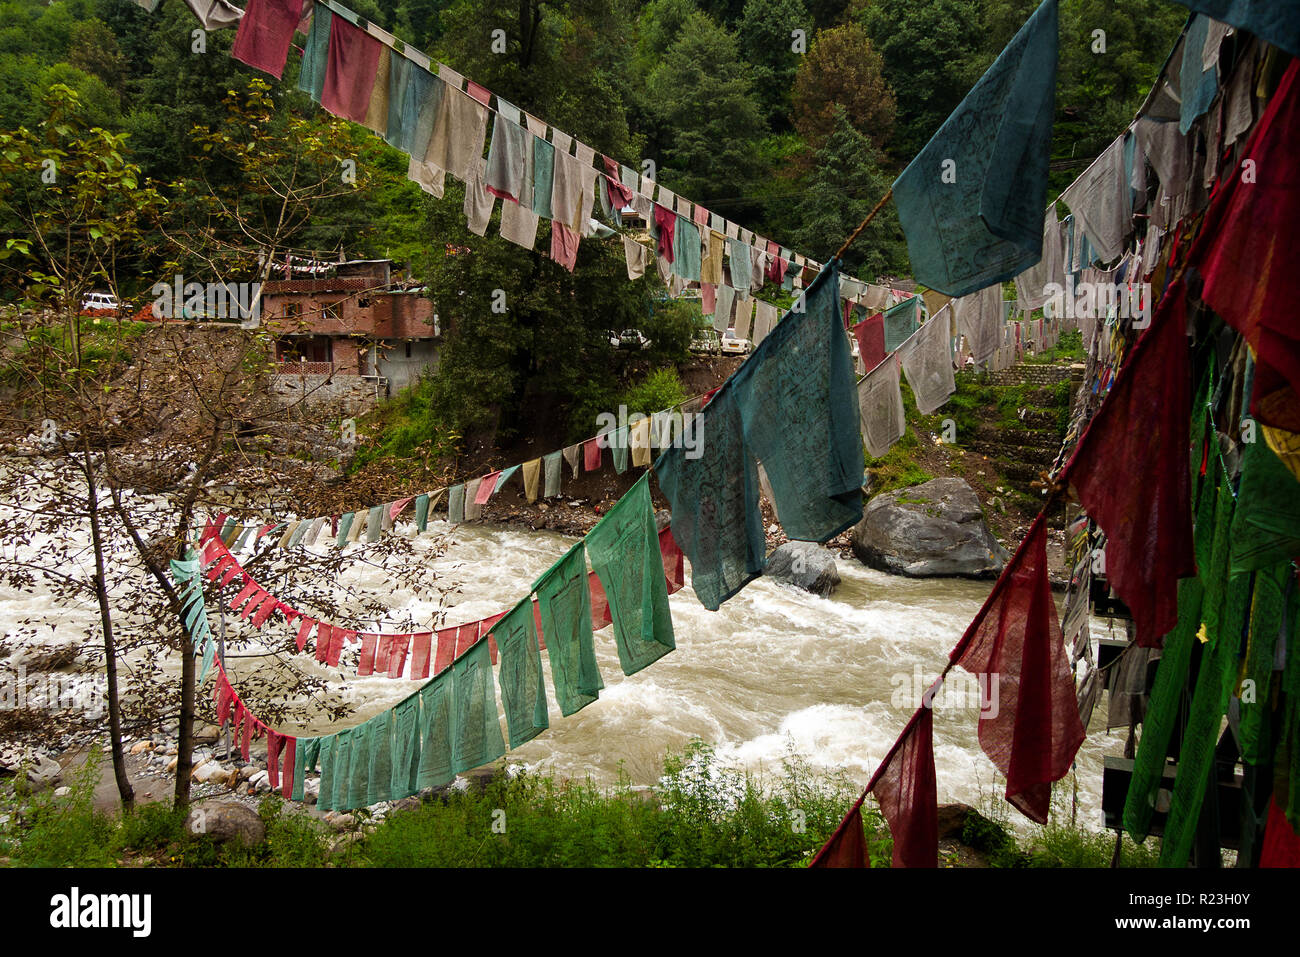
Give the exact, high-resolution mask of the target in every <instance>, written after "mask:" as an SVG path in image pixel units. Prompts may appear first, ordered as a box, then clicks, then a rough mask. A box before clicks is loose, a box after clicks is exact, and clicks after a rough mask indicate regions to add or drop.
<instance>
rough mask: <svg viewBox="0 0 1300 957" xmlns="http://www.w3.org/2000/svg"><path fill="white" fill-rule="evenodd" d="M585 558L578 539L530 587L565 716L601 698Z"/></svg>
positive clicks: (556, 690)
mask: <svg viewBox="0 0 1300 957" xmlns="http://www.w3.org/2000/svg"><path fill="white" fill-rule="evenodd" d="M586 555H587V551H586V546H585V545H584V544H583V543H582V542H581V541H579V542H578V543H577V544H576V545H574V546H573V547H572V548H570V549H569V551H568V553H567V554H565V556H564V557H563V558H561V559H560V560H559V561H558V562H556V563H555V564H554V565H552V566H551V568H550V569H549V570H548V571H547V572H546V574H544V575H543V576H542V577H541V578H539V579H538V580H537V582H536V584H534V585H533V591H535V592H536V593H537V604H538V608H539V611H540V613H541V617H542V635H543V636H545V639H546V654H547V657H548V658H550V661H551V681H552V683H553V684H554V686H555V700H556V702H557V703H558V704H559V706H560V713H561V714H563V715H565V716H566V717H567V716H568V715H571V714H574V713H576V712H578V711H580V710H582V709H583V708H585V707H586V706H587V705H589V704H591V703H592V702H593V701H595V700H596V699H597V698H599V697H600V690H601V689H602V688H604V687H605V683H604V682H603V681H602V680H601V677H600V669H599V667H598V666H597V664H596V648H595V641H594V634H593V632H592V628H591V586H590V585H589V584H588V580H587V557H586Z"/></svg>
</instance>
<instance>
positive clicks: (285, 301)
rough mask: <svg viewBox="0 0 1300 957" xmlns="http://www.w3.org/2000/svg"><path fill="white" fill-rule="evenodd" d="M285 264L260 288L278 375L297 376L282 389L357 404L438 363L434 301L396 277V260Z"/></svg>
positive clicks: (279, 384)
mask: <svg viewBox="0 0 1300 957" xmlns="http://www.w3.org/2000/svg"><path fill="white" fill-rule="evenodd" d="M286 272H288V273H289V278H284V279H275V280H269V281H268V282H266V283H265V285H264V286H263V290H262V320H263V323H264V325H265V326H266V328H267V330H268V331H269V332H270V333H271V334H272V335H274V336H275V339H276V359H277V360H278V361H279V364H280V365H279V370H278V372H277V378H278V379H288V380H292V381H290V382H277V391H280V392H283V393H285V394H286V395H288V394H291V393H293V392H295V391H299V390H301V391H302V392H303V393H304V394H310V395H311V396H312V397H314V398H319V399H341V400H346V401H344V403H343V404H344V405H354V404H356V403H358V402H360V403H364V401H365V400H366V399H367V398H369V399H370V400H372V401H373V400H374V399H380V398H386V397H388V396H391V395H394V394H396V393H397V392H399V391H401V390H402V389H403V388H405V387H406V386H407V385H410V384H411V383H412V382H414V381H415V380H416V379H418V378H419V376H420V374H421V373H422V372H424V371H425V370H426V369H430V370H431V369H434V368H436V367H437V364H438V355H439V347H440V344H441V339H442V331H441V329H440V328H439V326H438V317H437V315H436V314H435V313H434V307H433V303H432V302H431V301H430V300H429V299H428V298H427V297H426V296H425V294H424V290H423V289H420V288H416V287H413V286H412V285H411V284H403V283H400V282H394V280H393V264H392V262H391V261H389V260H386V259H379V260H353V261H351V262H342V263H314V264H312V265H310V266H303V267H299V266H296V265H290V266H287V267H286ZM295 273H297V274H302V273H306V274H307V275H308V277H309V278H297V276H296V275H295ZM293 382H296V383H297V387H296V388H295V387H294V385H293Z"/></svg>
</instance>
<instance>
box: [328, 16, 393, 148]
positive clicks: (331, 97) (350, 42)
mask: <svg viewBox="0 0 1300 957" xmlns="http://www.w3.org/2000/svg"><path fill="white" fill-rule="evenodd" d="M380 49H381V44H380V42H379V41H378V40H376V39H375V38H374V37H372V36H370V34H368V33H366V31H364V30H362V29H360V28H358V27H355V26H353V25H352V24H350V23H348V21H347V20H345V19H343V18H342V17H334V18H332V19H331V20H330V45H329V57H328V63H327V66H326V67H325V85H324V87H322V89H321V95H320V105H321V106H323V107H324V108H325V109H327V110H329V111H330V112H331V113H333V114H334V115H335V116H338V117H342V118H343V119H345V120H351V121H352V122H354V123H361V122H363V121H364V120H365V118H366V111H367V110H369V108H370V94H371V93H373V92H374V88H375V74H376V72H377V71H378V69H379V53H380Z"/></svg>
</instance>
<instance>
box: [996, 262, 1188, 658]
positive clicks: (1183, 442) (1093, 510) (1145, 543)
mask: <svg viewBox="0 0 1300 957" xmlns="http://www.w3.org/2000/svg"><path fill="white" fill-rule="evenodd" d="M1186 325H1187V300H1186V288H1185V287H1184V286H1183V284H1182V283H1181V282H1179V283H1177V284H1175V285H1174V286H1172V287H1170V289H1169V290H1168V291H1167V292H1166V293H1165V296H1164V298H1163V299H1161V300H1160V305H1159V307H1158V308H1157V309H1156V314H1155V316H1154V317H1153V318H1152V321H1151V328H1149V329H1148V330H1147V331H1146V332H1145V333H1143V334H1142V338H1140V339H1139V340H1138V341H1137V344H1136V345H1135V346H1134V347H1133V350H1132V353H1131V354H1130V356H1129V358H1128V360H1127V361H1126V362H1125V363H1124V367H1123V369H1122V371H1121V372H1120V374H1119V376H1118V377H1117V378H1116V380H1115V387H1114V388H1113V389H1111V391H1110V394H1109V395H1108V396H1107V397H1106V400H1105V401H1104V402H1103V403H1102V405H1101V408H1100V409H1099V410H1098V412H1097V415H1096V416H1095V417H1094V418H1093V420H1092V423H1091V424H1090V425H1089V426H1088V429H1087V431H1086V432H1084V434H1083V437H1082V438H1081V439H1080V440H1079V446H1078V448H1077V449H1076V450H1075V453H1074V457H1073V458H1072V459H1071V461H1070V464H1069V465H1067V466H1066V474H1067V475H1068V476H1069V481H1070V482H1071V484H1073V485H1074V487H1075V489H1076V490H1077V491H1078V493H1079V501H1080V502H1082V503H1083V507H1084V510H1085V511H1086V512H1087V513H1088V515H1089V516H1090V517H1091V518H1092V519H1093V520H1094V521H1096V522H1097V524H1098V525H1100V526H1101V528H1102V529H1103V530H1104V531H1105V532H1106V550H1105V563H1106V566H1105V567H1106V572H1105V574H1106V579H1107V581H1108V582H1109V583H1110V587H1111V588H1113V589H1114V590H1115V593H1116V594H1117V595H1119V597H1120V598H1121V599H1123V601H1124V603H1125V604H1126V605H1128V607H1129V610H1130V611H1131V612H1132V613H1133V624H1134V627H1135V629H1136V632H1137V643H1138V644H1139V645H1141V646H1143V647H1145V648H1158V647H1160V645H1161V642H1162V640H1163V638H1164V636H1165V634H1167V633H1168V632H1169V631H1171V630H1172V629H1173V627H1174V625H1175V624H1177V622H1178V579H1180V578H1186V577H1188V576H1190V575H1194V574H1195V573H1196V560H1195V558H1194V556H1193V554H1192V485H1191V470H1190V468H1189V466H1188V460H1189V456H1190V451H1189V449H1190V445H1191V415H1190V409H1191V407H1192V396H1191V365H1190V358H1189V355H1188V345H1187V334H1186ZM1022 551H1023V546H1022Z"/></svg>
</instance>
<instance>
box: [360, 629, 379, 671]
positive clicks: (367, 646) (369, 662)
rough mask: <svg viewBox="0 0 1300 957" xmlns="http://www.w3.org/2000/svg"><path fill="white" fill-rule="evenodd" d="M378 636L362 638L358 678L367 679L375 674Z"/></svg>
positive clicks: (364, 636)
mask: <svg viewBox="0 0 1300 957" xmlns="http://www.w3.org/2000/svg"><path fill="white" fill-rule="evenodd" d="M378 643H379V636H378V635H362V636H361V653H360V654H359V655H357V677H359V678H365V677H367V676H368V675H372V674H374V672H375V649H376V645H378Z"/></svg>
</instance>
